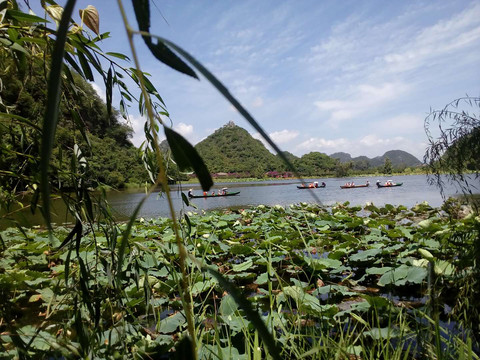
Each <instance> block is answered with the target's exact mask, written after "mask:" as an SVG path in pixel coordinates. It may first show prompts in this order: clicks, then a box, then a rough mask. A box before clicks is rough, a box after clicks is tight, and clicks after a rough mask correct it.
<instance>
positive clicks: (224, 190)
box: [222, 187, 228, 195]
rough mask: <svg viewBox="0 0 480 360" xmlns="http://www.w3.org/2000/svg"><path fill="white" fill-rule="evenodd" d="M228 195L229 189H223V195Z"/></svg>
mask: <svg viewBox="0 0 480 360" xmlns="http://www.w3.org/2000/svg"><path fill="white" fill-rule="evenodd" d="M227 193H228V188H226V187H224V188H223V189H222V195H227Z"/></svg>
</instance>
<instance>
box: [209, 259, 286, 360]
mask: <svg viewBox="0 0 480 360" xmlns="http://www.w3.org/2000/svg"><path fill="white" fill-rule="evenodd" d="M204 270H206V271H208V272H210V273H211V274H212V275H213V276H214V277H215V278H216V279H217V281H218V283H219V284H220V286H221V287H222V288H223V289H224V290H226V291H227V292H228V293H229V294H230V295H231V296H232V297H233V299H234V300H235V302H236V303H237V305H238V306H240V307H241V308H242V310H243V311H244V312H245V315H246V317H247V319H248V320H250V322H251V323H252V325H253V326H254V328H255V329H256V330H257V331H258V333H259V335H260V337H261V339H262V340H263V342H264V343H265V345H266V347H267V349H268V352H269V353H270V356H271V357H272V358H273V359H278V360H280V359H281V356H280V353H281V352H282V349H281V347H280V346H279V344H278V343H277V342H275V339H274V338H273V336H272V334H270V332H269V331H268V329H267V326H266V325H265V323H264V322H263V320H262V318H261V317H260V315H259V314H258V312H257V311H255V310H253V308H252V304H251V303H250V301H248V300H247V299H246V298H245V297H244V296H243V295H242V294H241V293H240V291H238V289H237V288H236V287H235V285H233V284H232V283H230V282H229V281H228V280H227V279H225V278H224V277H223V275H222V274H220V273H219V272H218V271H216V270H214V269H212V268H210V267H204Z"/></svg>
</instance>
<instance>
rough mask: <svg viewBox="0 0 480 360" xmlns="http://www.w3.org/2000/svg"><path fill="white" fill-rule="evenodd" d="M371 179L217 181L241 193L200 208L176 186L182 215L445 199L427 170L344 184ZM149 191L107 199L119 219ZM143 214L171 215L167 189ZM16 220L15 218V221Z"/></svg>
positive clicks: (57, 206) (30, 221) (23, 215)
mask: <svg viewBox="0 0 480 360" xmlns="http://www.w3.org/2000/svg"><path fill="white" fill-rule="evenodd" d="M366 180H369V181H370V183H371V184H375V181H376V180H380V181H382V182H384V181H385V180H387V178H382V177H379V178H372V179H367V178H365V177H354V178H330V179H326V178H315V179H307V180H306V181H308V182H311V181H319V182H322V181H325V183H326V184H327V186H326V187H325V188H318V189H312V190H310V189H306V190H299V189H297V185H298V184H300V181H299V180H272V181H258V182H249V183H222V182H218V183H216V184H215V187H214V189H212V190H210V191H215V192H217V191H218V189H221V188H222V187H225V186H226V187H228V188H229V189H230V190H231V191H240V194H239V195H237V196H230V197H215V198H206V199H204V198H199V199H194V200H193V201H192V203H193V204H195V206H196V209H195V208H193V207H191V206H189V207H187V206H185V204H184V203H183V202H182V197H181V193H182V191H183V192H184V193H185V194H186V193H187V191H188V189H190V188H192V189H193V191H194V194H201V193H202V190H201V188H200V186H199V185H192V184H187V185H183V186H181V185H177V186H173V187H172V192H171V194H172V198H173V203H174V206H175V211H176V213H177V214H178V212H179V211H180V210H183V211H202V210H214V209H225V208H244V207H249V206H256V205H260V204H264V205H277V204H279V205H283V206H287V205H290V204H296V203H299V202H311V203H314V202H317V201H316V200H315V199H314V197H312V193H314V194H315V195H316V196H317V198H318V200H319V201H320V203H322V204H324V205H333V204H335V203H337V202H340V203H343V202H346V201H349V202H350V204H351V205H365V204H366V203H367V202H371V203H373V204H375V205H377V206H381V205H385V204H392V205H405V206H407V207H411V206H414V205H415V204H417V203H420V202H423V201H427V202H428V203H429V204H430V205H432V206H440V205H441V204H442V202H443V200H442V197H441V195H440V191H439V190H438V188H437V187H435V186H432V185H429V184H428V182H427V178H426V176H425V175H406V176H395V177H393V180H394V181H396V182H403V186H401V187H394V188H381V189H378V188H377V187H376V186H374V185H371V186H370V187H368V188H357V189H341V188H340V185H343V184H345V182H347V181H348V182H352V181H353V182H355V183H357V184H360V183H362V184H363V183H365V182H366ZM471 183H472V185H473V186H474V187H476V188H477V189H478V188H480V186H479V185H480V184H479V179H474V178H473V177H472V178H471ZM445 193H446V195H447V196H454V195H456V194H460V193H461V191H459V190H458V189H456V188H455V186H454V185H452V184H449V185H448V186H447V187H446V189H445ZM144 196H145V193H144V192H140V191H138V190H137V191H111V192H109V193H108V195H107V197H108V202H109V203H110V205H111V206H112V208H113V212H114V214H115V215H116V216H117V218H118V220H126V219H128V217H129V216H130V215H131V214H132V213H133V211H134V209H135V207H136V206H137V205H138V203H139V202H140V201H141V200H142V199H143V197H144ZM53 209H54V213H55V214H54V216H53V218H54V221H55V222H56V223H59V224H60V223H63V222H68V221H71V219H69V218H68V217H66V215H65V214H66V209H65V205H64V204H63V202H62V201H56V202H54V204H53ZM138 216H139V217H143V218H155V217H162V216H169V209H168V204H167V199H166V197H165V194H162V193H154V194H152V195H151V196H150V197H149V198H148V199H147V200H146V201H145V203H144V205H143V207H142V208H141V209H140V212H139V215H138ZM15 219H16V220H17V221H21V224H22V225H24V226H32V225H37V224H42V223H43V221H42V219H41V216H40V212H39V211H37V212H36V214H35V215H32V214H31V213H30V211H28V210H27V211H22V212H19V213H18V214H16V215H15ZM10 225H11V223H10ZM4 227H6V222H5V221H2V222H0V228H4Z"/></svg>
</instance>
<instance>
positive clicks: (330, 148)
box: [296, 137, 351, 154]
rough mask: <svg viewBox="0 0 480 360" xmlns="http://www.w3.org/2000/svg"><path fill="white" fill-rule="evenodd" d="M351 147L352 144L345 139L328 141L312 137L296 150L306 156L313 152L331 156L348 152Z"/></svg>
mask: <svg viewBox="0 0 480 360" xmlns="http://www.w3.org/2000/svg"><path fill="white" fill-rule="evenodd" d="M350 146H351V142H350V141H349V140H347V139H344V138H339V139H333V140H327V139H324V138H318V137H311V138H309V139H307V140H305V141H303V142H302V143H300V144H299V145H297V147H296V150H297V152H299V153H300V154H305V153H309V152H312V151H318V152H323V153H326V154H331V153H334V152H338V151H345V152H348V151H347V150H348V149H349V148H350Z"/></svg>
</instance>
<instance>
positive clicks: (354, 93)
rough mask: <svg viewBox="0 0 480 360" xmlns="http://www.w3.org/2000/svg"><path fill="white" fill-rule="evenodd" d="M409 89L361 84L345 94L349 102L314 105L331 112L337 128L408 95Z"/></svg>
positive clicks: (333, 101)
mask: <svg viewBox="0 0 480 360" xmlns="http://www.w3.org/2000/svg"><path fill="white" fill-rule="evenodd" d="M408 88H409V86H408V85H407V84H404V83H401V82H392V83H383V84H380V85H376V86H375V85H371V84H360V85H357V86H355V87H352V88H351V89H349V91H346V92H345V95H346V97H348V98H349V99H348V100H338V99H333V100H325V101H315V102H314V104H315V106H316V107H317V108H318V109H319V110H322V111H326V112H329V113H330V118H329V120H330V121H331V123H332V125H334V126H336V125H338V123H340V122H342V121H344V120H350V119H354V118H355V117H357V116H360V115H362V114H365V113H366V112H368V111H371V110H372V109H375V108H378V107H379V106H381V105H384V104H386V103H388V102H390V101H392V100H394V99H396V98H397V97H399V96H400V95H401V94H403V93H406V92H407V90H408ZM348 95H350V96H348Z"/></svg>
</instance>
